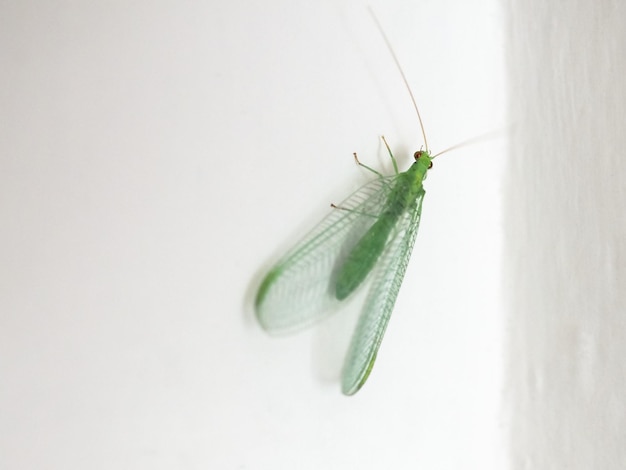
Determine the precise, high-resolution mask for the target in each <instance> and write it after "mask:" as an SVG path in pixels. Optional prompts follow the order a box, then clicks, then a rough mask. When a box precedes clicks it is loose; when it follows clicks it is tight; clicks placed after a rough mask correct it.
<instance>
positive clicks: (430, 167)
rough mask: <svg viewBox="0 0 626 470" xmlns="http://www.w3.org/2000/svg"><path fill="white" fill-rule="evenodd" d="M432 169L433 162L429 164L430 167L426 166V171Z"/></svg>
mask: <svg viewBox="0 0 626 470" xmlns="http://www.w3.org/2000/svg"><path fill="white" fill-rule="evenodd" d="M432 167H433V162H430V165H428V169H429V170H430V169H431V168H432Z"/></svg>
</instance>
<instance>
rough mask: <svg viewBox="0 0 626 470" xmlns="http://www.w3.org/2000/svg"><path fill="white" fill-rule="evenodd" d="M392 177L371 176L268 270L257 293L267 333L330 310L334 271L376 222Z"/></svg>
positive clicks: (295, 325)
mask: <svg viewBox="0 0 626 470" xmlns="http://www.w3.org/2000/svg"><path fill="white" fill-rule="evenodd" d="M395 178H396V175H392V176H387V177H383V178H378V179H375V180H373V181H371V182H369V183H367V184H365V185H364V186H362V187H361V188H360V189H358V190H357V191H355V192H354V193H353V194H352V195H351V196H349V197H348V198H347V199H346V200H345V201H343V202H342V203H341V204H340V207H341V209H333V210H332V212H331V213H330V214H329V215H328V216H326V218H324V219H323V220H322V221H321V222H320V223H319V224H318V225H317V226H316V228H315V229H313V231H311V232H310V233H309V234H308V235H307V236H306V237H304V239H302V240H301V241H300V242H299V243H298V244H296V246H295V247H294V248H293V249H291V250H290V251H289V252H288V253H287V254H286V255H285V256H284V257H283V258H282V259H280V260H279V261H278V263H277V264H276V265H275V266H274V267H273V268H272V269H271V270H270V271H269V272H268V273H267V275H266V276H265V278H264V279H263V281H262V282H261V286H260V287H259V290H258V292H257V296H256V301H255V309H256V315H257V318H258V320H259V323H260V324H261V326H263V328H264V329H265V330H267V331H269V332H272V333H281V332H288V331H292V330H296V329H298V328H301V327H304V326H306V325H309V324H311V323H313V322H315V321H317V320H319V319H320V318H322V317H323V316H324V315H325V314H327V313H329V312H330V311H331V310H332V307H333V305H336V304H337V303H338V302H339V301H338V300H337V299H336V298H335V296H334V293H333V292H331V285H332V281H333V271H334V269H335V267H336V266H337V265H338V264H340V261H341V259H342V258H343V257H345V256H346V255H347V253H349V251H350V249H351V248H352V247H353V246H354V244H355V243H356V242H357V241H358V240H359V239H360V238H361V236H362V235H363V234H364V233H365V231H366V230H367V229H368V228H369V227H371V225H372V224H373V223H374V222H375V221H376V219H377V216H378V214H380V212H381V211H382V208H383V207H384V205H385V202H386V200H387V196H388V194H389V191H390V190H391V187H393V182H394V180H395Z"/></svg>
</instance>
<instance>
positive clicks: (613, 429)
mask: <svg viewBox="0 0 626 470" xmlns="http://www.w3.org/2000/svg"><path fill="white" fill-rule="evenodd" d="M508 8H509V10H508V16H509V20H508V25H507V34H508V40H509V41H510V42H509V50H510V54H509V55H508V57H509V58H510V60H509V64H508V65H509V69H508V71H509V86H510V90H509V91H510V97H511V100H510V107H511V114H510V116H511V121H512V123H513V124H514V126H515V127H514V134H513V135H514V137H513V139H512V142H511V158H510V160H509V167H508V171H507V181H506V182H505V185H506V187H507V197H506V200H505V202H504V207H505V212H506V224H505V227H506V236H505V253H506V256H505V264H506V267H505V272H506V275H505V284H506V290H507V291H508V292H509V294H510V296H509V298H508V299H507V303H508V304H509V306H510V312H509V313H510V317H509V321H508V328H507V330H508V340H507V341H506V344H507V348H508V359H507V373H506V374H507V378H506V390H507V392H506V393H507V398H506V406H505V409H506V410H507V413H509V418H510V424H511V434H510V445H511V453H512V462H513V466H512V468H514V469H549V468H554V469H565V468H567V469H570V470H578V469H580V470H583V469H585V470H587V469H611V470H612V469H615V470H617V469H623V468H625V467H626V446H625V445H624V443H625V442H626V393H625V390H626V361H624V358H625V357H626V289H625V287H626V217H625V216H624V214H625V212H624V209H625V208H626V185H625V184H624V174H625V173H626V159H625V158H624V156H623V153H624V148H625V146H626V132H625V129H626V86H625V82H624V75H625V73H626V50H625V47H626V31H625V30H624V26H623V25H624V23H623V20H624V18H625V17H626V4H625V3H624V2H622V1H611V0H602V1H597V2H586V1H574V2H542V1H527V0H512V1H510V2H508Z"/></svg>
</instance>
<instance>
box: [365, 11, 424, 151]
mask: <svg viewBox="0 0 626 470" xmlns="http://www.w3.org/2000/svg"><path fill="white" fill-rule="evenodd" d="M367 9H368V10H369V12H370V15H372V18H373V19H374V22H375V23H376V26H377V27H378V31H379V32H380V35H381V36H382V37H383V39H384V40H385V44H387V49H389V52H390V53H391V57H392V58H393V61H394V62H395V63H396V67H398V71H399V72H400V75H401V76H402V80H403V81H404V86H406V89H407V91H408V92H409V96H410V97H411V101H412V102H413V107H414V108H415V112H416V113H417V119H418V120H419V122H420V128H421V129H422V136H423V137H424V147H425V148H426V152H428V142H427V141H426V131H424V123H423V122H422V116H421V115H420V110H419V109H418V108H417V103H416V102H415V97H414V96H413V92H412V91H411V87H410V86H409V82H408V80H407V79H406V76H405V75H404V71H403V70H402V67H401V66H400V61H399V60H398V58H397V57H396V53H395V52H394V51H393V47H391V43H390V42H389V39H388V38H387V35H386V34H385V31H384V30H383V27H382V26H381V24H380V22H379V21H378V18H376V15H375V14H374V10H372V7H371V6H368V7H367Z"/></svg>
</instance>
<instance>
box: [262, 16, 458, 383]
mask: <svg viewBox="0 0 626 470" xmlns="http://www.w3.org/2000/svg"><path fill="white" fill-rule="evenodd" d="M370 13H371V15H372V17H373V18H374V21H375V22H376V25H377V27H378V29H379V31H380V33H381V35H382V37H383V39H384V40H385V43H386V44H387V47H388V49H389V52H390V53H391V56H392V58H393V60H394V62H395V64H396V66H397V68H398V71H399V72H400V75H401V76H402V80H403V81H404V84H405V86H406V89H407V91H408V93H409V96H410V97H411V101H412V103H413V107H414V109H415V112H416V114H417V118H418V121H419V124H420V128H421V131H422V136H423V138H424V147H425V150H420V151H417V152H415V154H414V158H415V162H414V163H413V164H412V165H411V167H410V168H409V169H408V170H407V171H405V172H402V173H401V172H398V166H397V163H396V160H395V158H394V156H393V154H392V153H391V150H390V148H389V146H388V145H387V142H386V141H385V139H384V138H383V142H384V143H385V147H386V148H387V151H388V152H389V156H390V157H391V160H392V162H393V167H394V170H395V174H393V175H391V176H383V175H382V174H380V173H378V172H377V171H375V170H373V169H371V168H370V167H368V166H366V165H363V164H362V163H360V162H359V161H358V160H357V163H359V165H361V166H362V167H364V168H366V169H368V170H370V171H372V172H373V173H375V174H377V175H378V177H377V178H375V179H374V180H372V181H370V182H369V183H367V184H365V185H364V186H362V187H361V188H360V189H358V190H357V191H355V192H354V193H353V194H352V195H350V196H349V197H348V198H347V199H346V200H345V201H343V202H342V203H341V204H340V205H338V206H333V207H334V210H333V211H331V213H330V214H329V215H328V216H326V217H325V218H324V219H323V220H322V221H321V222H320V223H319V224H318V225H317V226H316V227H315V228H314V229H313V230H312V231H311V232H310V233H309V234H308V235H307V236H305V237H304V238H303V239H302V240H300V242H299V243H297V244H296V245H295V246H294V247H293V248H292V249H291V250H290V251H289V252H287V253H286V254H285V255H284V256H283V257H282V258H281V259H280V260H279V261H278V262H277V263H276V265H274V267H273V268H271V269H270V271H269V272H268V273H267V274H266V275H265V277H264V278H263V280H262V281H261V284H260V287H259V289H258V291H257V295H256V299H255V311H256V316H257V319H258V320H259V323H260V324H261V326H262V327H263V328H264V329H265V330H266V331H268V332H270V333H283V332H290V331H294V330H298V329H301V328H303V327H305V326H308V325H310V324H312V323H315V322H316V321H318V320H320V319H322V318H323V317H324V316H325V315H327V314H329V313H330V312H332V311H333V310H335V308H336V307H338V306H340V305H342V302H345V301H346V300H347V299H348V298H349V297H351V296H352V294H354V293H355V292H356V291H357V290H358V289H359V288H360V287H363V286H364V285H368V290H367V294H366V296H365V300H364V302H363V306H362V308H361V314H360V316H359V319H358V321H357V325H356V328H355V330H354V333H353V335H352V339H351V342H350V346H349V347H348V351H347V354H346V358H345V360H344V365H343V369H342V373H341V389H342V392H343V393H344V394H346V395H353V394H354V393H356V392H357V391H358V390H359V389H360V388H361V387H362V386H363V384H364V383H365V381H366V380H367V378H368V377H369V375H370V372H371V371H372V367H373V366H374V362H375V360H376V356H377V354H378V349H379V348H380V344H381V341H382V338H383V335H384V334H385V330H386V328H387V324H388V323H389V318H390V316H391V312H392V310H393V306H394V304H395V302H396V298H397V297H398V292H399V290H400V285H401V284H402V280H403V278H404V273H405V272H406V268H407V265H408V262H409V258H410V256H411V251H412V250H413V245H414V243H415V237H416V235H417V229H418V227H419V223H420V217H421V214H422V202H423V200H424V195H425V191H424V188H423V182H424V179H425V178H426V174H427V173H428V170H429V169H430V168H431V166H432V160H433V159H434V158H435V157H437V156H438V155H441V154H442V153H444V152H447V151H448V150H451V149H452V148H455V147H452V148H450V149H448V150H444V152H440V153H439V154H437V155H433V156H431V154H430V152H429V151H428V143H427V142H426V133H425V131H424V125H423V123H422V118H421V116H420V112H419V109H418V107H417V104H416V102H415V98H414V97H413V93H412V92H411V89H410V87H409V84H408V81H407V79H406V77H405V75H404V72H403V71H402V67H401V66H400V63H399V61H398V59H397V57H396V55H395V53H394V52H393V48H392V47H391V44H390V43H389V40H388V39H387V37H386V35H385V33H384V31H383V30H382V27H381V26H380V23H379V22H378V20H377V19H376V17H375V16H374V14H373V12H372V10H371V9H370ZM355 158H356V154H355Z"/></svg>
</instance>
